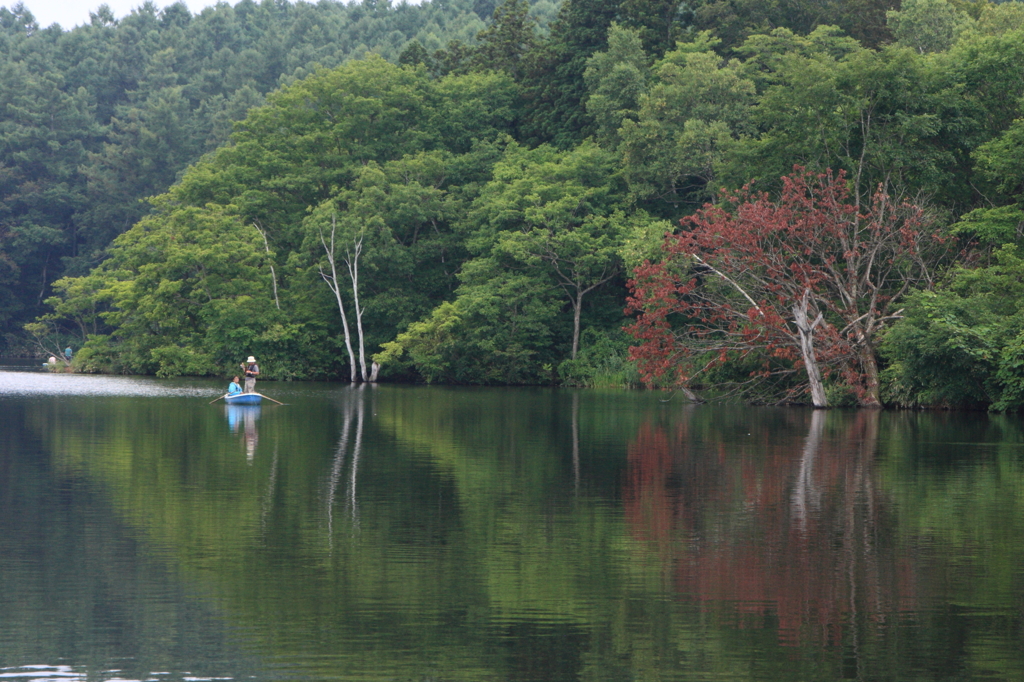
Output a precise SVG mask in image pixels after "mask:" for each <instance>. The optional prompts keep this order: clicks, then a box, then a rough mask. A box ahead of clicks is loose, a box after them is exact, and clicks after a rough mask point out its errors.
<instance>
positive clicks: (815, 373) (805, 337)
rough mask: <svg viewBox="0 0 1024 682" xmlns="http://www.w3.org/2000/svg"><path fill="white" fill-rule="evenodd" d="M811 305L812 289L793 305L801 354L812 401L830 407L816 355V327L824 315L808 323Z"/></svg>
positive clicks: (819, 314) (819, 405)
mask: <svg viewBox="0 0 1024 682" xmlns="http://www.w3.org/2000/svg"><path fill="white" fill-rule="evenodd" d="M809 305H810V291H805V292H804V296H803V298H802V299H801V301H800V303H799V304H797V305H795V306H793V321H794V322H795V323H796V328H797V332H798V333H799V335H800V355H801V356H802V357H803V360H804V367H806V368H807V381H808V382H809V383H810V385H811V401H812V402H813V403H814V406H815V407H828V398H827V397H825V384H824V383H822V381H821V370H820V369H819V368H818V361H817V359H815V357H814V328H815V327H817V326H818V325H819V324H821V321H822V320H823V319H824V317H823V315H822V314H821V313H818V316H817V317H816V318H814V322H810V323H808V321H807V308H808V306H809Z"/></svg>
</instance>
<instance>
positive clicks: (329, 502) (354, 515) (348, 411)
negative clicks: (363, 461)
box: [324, 384, 374, 546]
mask: <svg viewBox="0 0 1024 682" xmlns="http://www.w3.org/2000/svg"><path fill="white" fill-rule="evenodd" d="M373 388H374V386H373V385H372V384H359V385H358V386H357V385H352V386H349V387H348V388H347V389H346V392H345V393H344V398H343V404H342V406H341V413H342V422H341V434H340V435H339V436H338V443H337V446H336V447H335V449H334V461H333V463H332V465H331V471H330V474H329V475H328V477H327V484H326V492H325V494H324V498H325V507H326V509H325V512H324V516H325V519H326V521H327V538H328V544H329V545H330V546H333V543H334V507H335V504H336V499H337V496H338V486H339V484H340V483H341V478H342V476H343V475H344V474H343V472H344V467H345V459H346V457H347V455H348V452H349V451H350V450H351V452H352V458H351V462H350V463H349V472H348V482H347V484H346V488H345V504H344V510H345V513H346V514H347V515H348V517H349V520H350V521H351V526H352V530H353V531H355V530H358V529H359V503H358V500H357V498H356V478H357V475H358V473H359V459H360V456H361V455H362V451H363V424H364V421H365V416H366V401H367V399H368V397H369V395H370V393H369V392H370V391H372V390H373ZM353 422H355V440H354V441H353V440H352V425H353Z"/></svg>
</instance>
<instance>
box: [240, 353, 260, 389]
mask: <svg viewBox="0 0 1024 682" xmlns="http://www.w3.org/2000/svg"><path fill="white" fill-rule="evenodd" d="M242 370H243V371H244V372H245V392H246V393H255V392H256V377H258V376H259V375H260V366H259V365H257V364H256V358H254V357H253V356H251V355H250V356H249V359H248V360H246V361H245V362H243V363H242Z"/></svg>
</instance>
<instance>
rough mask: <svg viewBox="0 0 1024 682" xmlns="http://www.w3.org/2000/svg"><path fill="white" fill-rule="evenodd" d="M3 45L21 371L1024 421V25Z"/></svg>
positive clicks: (776, 18) (386, 14) (675, 15)
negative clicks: (656, 398) (558, 392)
mask: <svg viewBox="0 0 1024 682" xmlns="http://www.w3.org/2000/svg"><path fill="white" fill-rule="evenodd" d="M0 41H2V43H3V45H2V49H0V55H2V57H0V59H2V60H3V61H2V65H0V82H2V84H3V87H0V99H2V104H3V114H2V116H0V140H2V144H0V325H2V326H3V330H4V332H5V334H4V343H5V348H6V352H8V353H13V352H18V351H19V350H31V349H33V348H54V349H56V348H62V347H63V346H64V345H65V344H71V345H73V346H74V347H75V348H76V349H77V352H76V354H75V357H74V361H73V362H74V366H75V369H76V370H77V371H85V372H118V373H141V374H156V375H158V376H177V375H196V376H224V375H226V374H227V373H228V372H230V371H231V369H232V368H233V367H236V366H237V363H238V362H239V361H240V359H241V358H244V357H245V356H247V355H255V356H256V357H257V358H258V359H259V360H260V363H261V368H262V369H263V376H265V377H267V378H272V379H333V380H349V381H369V380H375V379H377V378H378V374H379V379H380V380H387V381H427V382H435V383H463V384H561V385H577V386H613V385H625V386H641V385H644V386H651V387H660V388H673V389H678V390H680V391H681V392H683V393H685V394H686V395H688V396H690V397H691V398H694V399H707V398H713V397H730V396H735V397H741V398H743V399H746V400H749V401H753V402H759V403H779V402H786V403H813V404H815V405H817V406H822V407H824V406H837V405H862V406H871V407H876V406H882V405H887V406H898V407H920V406H940V407H950V408H983V409H984V408H989V409H994V410H1001V411H1004V410H1016V409H1018V408H1019V407H1020V406H1021V405H1022V404H1024V310H1021V306H1022V304H1021V301H1022V297H1021V295H1020V293H1022V292H1020V291H1019V290H1020V289H1021V288H1022V287H1024V285H1022V284H1021V282H1022V281H1024V277H1022V275H1024V252H1022V251H1021V246H1022V239H1024V237H1022V231H1021V228H1022V227H1024V206H1022V202H1024V115H1022V113H1021V106H1022V104H1024V3H1019V2H1004V3H999V4H994V3H990V2H986V1H979V2H967V1H964V0H954V1H953V2H949V1H947V0H904V1H903V2H902V3H901V4H898V6H897V7H893V6H892V5H891V4H889V3H881V2H877V1H876V0H867V1H864V2H844V3H839V2H826V3H810V2H805V1H803V0H790V1H788V2H770V3H752V2H745V1H743V0H731V1H729V0H715V1H706V0H704V1H699V2H696V3H680V2H674V1H673V0H652V1H642V2H641V1H638V0H564V1H563V2H562V3H561V4H560V5H558V6H555V5H554V4H552V3H550V2H547V0H542V1H541V2H537V3H529V2H527V1H526V0H506V2H504V3H503V4H500V5H497V4H488V3H486V2H482V1H477V2H470V1H468V0H465V1H463V0H451V1H442V0H434V1H433V2H424V3H423V4H420V5H407V4H400V5H392V4H390V3H388V2H375V1H373V0H365V1H364V2H362V3H350V4H341V3H336V2H328V1H326V0H325V1H322V2H320V3H318V4H316V5H312V4H306V3H302V2H299V3H295V4H292V3H289V2H287V1H286V0H277V1H275V0H263V1H262V2H259V3H257V2H254V1H253V0H243V1H242V2H239V3H237V4H236V5H234V6H230V5H228V4H226V3H221V4H219V5H217V6H216V7H215V8H210V9H207V10H204V11H203V12H202V13H201V14H199V15H197V16H192V15H191V14H190V13H189V11H188V10H187V8H185V6H184V5H183V4H178V5H174V6H172V7H169V8H167V9H163V10H157V9H156V8H155V7H154V6H153V5H151V4H150V5H143V6H141V7H140V8H139V9H137V10H136V11H135V12H133V13H132V14H131V15H130V16H128V17H125V18H123V19H119V20H118V19H115V18H114V17H113V16H112V14H111V13H110V11H109V9H106V8H104V7H101V8H100V9H98V10H97V11H96V13H95V14H94V15H93V17H92V22H91V24H90V25H88V26H82V27H77V28H74V29H72V30H70V31H65V30H63V29H62V28H61V27H59V26H51V27H46V28H42V27H39V26H38V25H37V24H36V23H35V21H34V19H33V18H32V17H31V15H30V14H29V13H28V12H27V11H25V10H24V8H22V7H21V6H20V5H15V6H14V7H13V9H0Z"/></svg>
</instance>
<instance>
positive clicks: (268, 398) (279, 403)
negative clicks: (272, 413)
mask: <svg viewBox="0 0 1024 682" xmlns="http://www.w3.org/2000/svg"><path fill="white" fill-rule="evenodd" d="M256 395H258V396H260V397H261V398H266V399H267V400H269V401H270V402H272V403H277V404H278V405H284V403H282V402H281V401H280V400H274V399H273V398H271V397H270V396H266V395H263V394H262V393H257V394H256Z"/></svg>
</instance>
